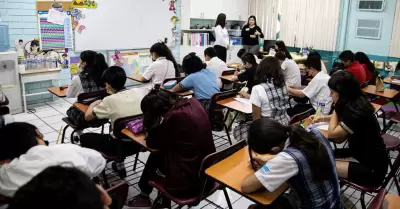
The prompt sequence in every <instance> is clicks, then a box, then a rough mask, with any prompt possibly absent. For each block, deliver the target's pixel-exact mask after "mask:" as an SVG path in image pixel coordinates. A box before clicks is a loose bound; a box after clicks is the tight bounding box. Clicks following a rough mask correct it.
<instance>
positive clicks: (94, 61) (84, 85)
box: [66, 50, 108, 98]
mask: <svg viewBox="0 0 400 209" xmlns="http://www.w3.org/2000/svg"><path fill="white" fill-rule="evenodd" d="M79 58H80V59H79V64H78V66H79V69H80V71H81V72H80V73H79V75H74V76H73V77H72V80H71V83H70V84H69V85H68V88H67V93H66V95H67V97H68V98H76V97H78V96H79V94H81V93H88V92H93V91H99V90H102V89H104V82H103V80H102V79H101V76H102V75H103V72H104V71H105V70H106V69H107V68H108V65H107V63H106V60H105V58H104V55H103V54H101V53H97V52H94V51H90V50H87V51H83V52H81V54H80V56H79Z"/></svg>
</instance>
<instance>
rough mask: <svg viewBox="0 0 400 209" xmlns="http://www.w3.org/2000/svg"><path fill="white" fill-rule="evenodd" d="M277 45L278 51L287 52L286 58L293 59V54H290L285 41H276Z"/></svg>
mask: <svg viewBox="0 0 400 209" xmlns="http://www.w3.org/2000/svg"><path fill="white" fill-rule="evenodd" d="M275 45H277V46H278V51H282V52H285V55H286V58H288V59H293V58H292V55H290V53H289V50H288V49H287V47H286V45H285V42H283V41H281V40H279V41H276V42H275Z"/></svg>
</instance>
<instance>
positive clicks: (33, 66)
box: [31, 59, 37, 70]
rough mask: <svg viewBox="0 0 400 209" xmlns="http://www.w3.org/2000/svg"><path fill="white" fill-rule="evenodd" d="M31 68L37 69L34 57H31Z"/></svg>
mask: <svg viewBox="0 0 400 209" xmlns="http://www.w3.org/2000/svg"><path fill="white" fill-rule="evenodd" d="M31 69H32V70H36V69H37V61H36V59H31Z"/></svg>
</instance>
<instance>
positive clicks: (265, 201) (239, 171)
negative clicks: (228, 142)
mask: <svg viewBox="0 0 400 209" xmlns="http://www.w3.org/2000/svg"><path fill="white" fill-rule="evenodd" d="M252 173H254V170H253V169H252V168H251V167H250V164H249V152H248V147H244V148H243V149H241V150H239V151H238V152H236V153H234V154H233V155H231V156H229V157H227V158H226V159H224V160H222V161H220V162H218V163H217V164H215V165H213V166H211V167H210V168H208V169H207V170H206V174H207V175H208V176H209V177H211V178H213V179H215V180H216V181H218V182H219V183H221V184H223V185H225V186H227V187H228V188H230V189H232V190H233V191H235V192H237V193H239V194H241V195H243V196H244V197H246V198H248V199H250V200H252V201H254V202H257V203H259V204H261V205H270V204H271V203H272V202H273V201H274V200H275V199H276V198H278V197H279V196H280V195H281V194H283V193H284V192H285V191H286V190H287V189H288V185H287V184H283V185H282V186H280V187H279V188H277V189H276V190H275V191H274V192H268V191H266V190H264V191H260V192H255V193H252V194H244V193H243V192H241V185H242V182H243V181H244V179H245V178H246V177H247V176H249V175H250V174H252Z"/></svg>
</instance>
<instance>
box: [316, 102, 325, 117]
mask: <svg viewBox="0 0 400 209" xmlns="http://www.w3.org/2000/svg"><path fill="white" fill-rule="evenodd" d="M324 109H325V103H323V102H319V103H318V107H317V111H316V112H315V117H314V118H316V117H318V116H323V115H324Z"/></svg>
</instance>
